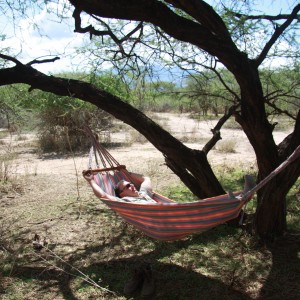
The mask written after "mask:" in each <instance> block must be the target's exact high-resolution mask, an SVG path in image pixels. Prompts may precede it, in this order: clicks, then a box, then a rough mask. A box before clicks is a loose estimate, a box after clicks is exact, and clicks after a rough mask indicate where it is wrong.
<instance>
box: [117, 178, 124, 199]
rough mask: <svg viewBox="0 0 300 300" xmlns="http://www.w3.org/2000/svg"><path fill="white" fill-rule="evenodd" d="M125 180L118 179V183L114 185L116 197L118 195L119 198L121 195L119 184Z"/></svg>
mask: <svg viewBox="0 0 300 300" xmlns="http://www.w3.org/2000/svg"><path fill="white" fill-rule="evenodd" d="M124 182H125V180H123V179H122V180H120V181H119V182H118V183H117V185H116V186H115V194H116V196H117V197H119V198H121V196H120V192H121V191H120V187H121V185H122V184H123V183H124Z"/></svg>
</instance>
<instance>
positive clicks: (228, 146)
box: [216, 139, 236, 153]
mask: <svg viewBox="0 0 300 300" xmlns="http://www.w3.org/2000/svg"><path fill="white" fill-rule="evenodd" d="M235 147H236V141H235V140H232V139H231V140H226V141H222V142H220V143H219V144H218V145H217V147H216V149H217V150H218V151H220V152H223V153H235V152H236V151H235Z"/></svg>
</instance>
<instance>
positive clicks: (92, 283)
mask: <svg viewBox="0 0 300 300" xmlns="http://www.w3.org/2000/svg"><path fill="white" fill-rule="evenodd" d="M42 247H43V248H44V249H46V250H47V251H49V252H50V253H51V254H52V255H53V256H54V257H56V258H58V259H59V260H60V261H62V262H63V263H65V264H66V265H68V266H69V267H71V268H72V269H74V270H75V271H77V272H78V273H79V274H80V275H82V276H76V275H75V274H72V273H69V272H66V271H65V270H63V269H61V268H59V267H57V266H56V265H54V264H52V263H50V262H49V261H48V260H46V259H45V258H44V257H42V256H41V255H38V254H37V253H36V252H34V254H35V255H36V256H38V257H39V258H41V259H42V260H44V261H45V262H47V263H48V264H49V265H51V266H53V267H55V268H57V269H59V270H61V271H63V272H64V273H66V274H68V275H71V276H74V277H79V278H81V279H82V280H84V281H85V282H87V283H89V284H91V285H92V286H94V287H96V288H99V289H100V290H102V291H104V292H106V293H110V294H113V295H114V296H115V295H116V293H115V292H113V291H110V290H109V289H106V288H104V287H102V286H100V285H99V284H97V283H96V282H95V281H94V280H93V279H91V278H90V277H89V276H87V275H86V274H84V273H83V272H81V271H80V270H79V269H77V268H76V267H74V266H72V265H71V264H70V263H68V262H66V261H65V260H64V259H62V258H61V257H60V256H58V255H57V254H56V253H54V252H53V251H51V250H50V249H49V248H47V247H45V246H43V245H42Z"/></svg>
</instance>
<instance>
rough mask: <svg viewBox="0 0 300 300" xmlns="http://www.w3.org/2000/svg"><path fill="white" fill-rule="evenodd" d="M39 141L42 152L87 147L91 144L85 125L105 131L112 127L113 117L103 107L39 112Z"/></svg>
mask: <svg viewBox="0 0 300 300" xmlns="http://www.w3.org/2000/svg"><path fill="white" fill-rule="evenodd" d="M40 119H41V122H40V124H39V125H38V128H39V129H38V141H39V147H40V149H41V151H42V152H56V153H66V152H70V151H80V150H86V149H88V148H89V147H90V146H91V141H90V139H89V138H88V136H87V134H86V131H85V127H86V126H89V127H90V128H92V129H94V130H97V131H103V130H107V129H108V128H110V127H111V118H110V117H109V115H108V114H107V113H105V112H104V111H102V110H100V109H97V108H96V109H95V108H94V109H93V110H92V109H90V108H79V109H69V110H67V111H66V110H65V109H63V108H61V107H55V108H47V109H45V110H43V111H42V112H41V113H40Z"/></svg>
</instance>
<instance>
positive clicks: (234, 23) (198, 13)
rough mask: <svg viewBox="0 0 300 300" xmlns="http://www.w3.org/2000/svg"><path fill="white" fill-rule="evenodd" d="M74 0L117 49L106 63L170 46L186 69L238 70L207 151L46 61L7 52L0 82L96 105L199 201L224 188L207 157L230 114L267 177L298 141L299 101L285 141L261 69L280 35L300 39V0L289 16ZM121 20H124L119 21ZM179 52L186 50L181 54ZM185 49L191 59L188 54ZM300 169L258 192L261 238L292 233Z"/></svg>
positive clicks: (149, 1) (153, 0) (131, 62)
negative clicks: (45, 66)
mask: <svg viewBox="0 0 300 300" xmlns="http://www.w3.org/2000/svg"><path fill="white" fill-rule="evenodd" d="M69 3H70V4H71V8H72V9H73V18H74V24H75V31H76V32H79V33H82V34H89V35H90V37H101V38H102V39H103V41H104V42H105V43H104V44H105V45H106V46H108V41H109V45H110V46H112V47H113V48H110V49H109V51H107V52H106V60H109V61H110V62H112V63H115V66H118V67H120V70H126V67H129V68H130V69H131V70H138V69H139V66H140V64H139V63H141V62H142V63H145V62H146V61H148V60H149V59H148V58H149V57H152V58H153V57H155V55H156V54H157V55H160V53H161V51H163V49H168V51H169V53H170V57H171V59H172V62H173V63H176V64H177V65H180V66H181V67H182V68H187V63H188V62H189V60H190V58H191V57H193V58H194V57H195V56H198V57H199V60H201V59H200V57H205V59H208V60H209V61H210V62H212V63H211V65H210V68H211V69H213V70H215V71H216V72H217V68H216V67H214V66H213V65H214V64H217V65H222V66H223V67H225V68H226V69H227V70H228V71H229V72H231V73H232V75H233V77H234V78H235V80H236V83H237V85H238V87H239V92H238V93H236V92H235V91H233V90H231V89H230V87H229V86H227V89H228V91H230V92H231V94H232V96H233V97H232V99H233V100H232V101H231V107H230V108H229V109H228V111H227V112H226V114H225V115H224V116H223V117H222V118H221V119H220V120H219V122H218V123H217V125H216V127H215V128H214V129H213V130H212V132H213V136H212V139H211V140H210V141H209V142H208V143H207V144H206V145H205V146H204V148H203V149H202V150H195V149H190V148H188V147H186V146H185V145H184V144H182V143H181V142H179V141H178V140H177V139H176V138H174V137H173V136H172V135H171V134H169V133H168V132H166V131H165V130H163V129H162V128H161V127H160V126H159V125H158V124H156V123H155V122H153V121H152V120H151V119H149V118H148V117H147V116H145V115H144V114H143V113H142V112H141V111H139V110H137V109H135V108H134V107H132V106H131V105H129V104H128V103H126V102H123V101H122V99H120V98H118V97H116V96H114V95H112V94H110V93H108V92H106V91H104V90H102V89H99V88H96V87H95V86H93V85H91V84H89V83H85V82H81V81H77V80H72V79H70V80H68V79H63V78H59V77H54V76H47V75H45V74H43V73H41V72H39V71H37V70H36V69H35V68H34V67H33V65H34V64H36V63H42V62H47V61H38V60H35V61H31V62H29V63H27V64H23V63H21V62H20V61H19V60H17V59H16V58H13V57H11V56H7V55H5V54H1V55H0V57H1V58H2V59H3V60H5V61H7V62H10V63H13V64H14V65H13V66H12V67H5V66H4V67H3V68H2V70H0V84H1V85H7V84H13V83H26V84H28V85H29V86H30V88H29V90H32V89H40V90H43V91H47V92H51V93H55V94H57V95H63V96H68V95H70V96H73V97H76V98H80V99H82V100H84V101H88V102H90V103H93V104H95V105H96V106H98V107H99V108H101V109H103V110H105V111H107V112H108V113H110V114H112V115H113V116H115V117H116V118H118V119H120V120H122V121H124V122H125V123H127V124H129V125H131V126H132V127H134V128H135V129H136V130H138V131H139V132H140V133H141V134H143V135H144V136H145V137H146V138H147V139H148V140H149V141H150V142H151V143H152V144H153V145H154V146H155V147H156V148H157V149H158V150H159V151H161V152H162V154H163V155H164V157H165V161H166V164H167V165H168V166H169V167H170V168H171V169H172V170H173V171H174V173H175V174H177V175H178V176H179V177H180V179H181V180H182V181H183V182H184V183H185V185H186V186H187V187H188V188H189V189H190V190H191V191H192V192H193V193H194V194H196V195H197V196H199V197H200V198H202V197H209V196H213V195H217V194H221V193H224V190H223V188H222V186H221V184H220V182H219V181H218V179H217V178H216V176H215V174H214V172H213V170H212V168H211V166H210V164H209V162H208V159H207V153H208V152H209V151H210V150H211V148H212V147H213V146H214V145H215V144H216V143H217V141H218V140H219V139H220V138H221V133H220V129H221V128H222V125H223V124H224V123H225V122H226V120H227V119H228V118H229V117H230V116H232V115H234V117H235V120H236V121H237V122H238V123H239V124H240V125H241V127H242V129H243V131H244V132H245V134H246V136H247V138H248V139H249V142H250V143H251V145H252V147H253V149H254V152H255V154H256V159H257V166H258V180H262V179H263V178H265V177H266V176H267V175H268V174H269V173H270V172H271V171H272V170H273V169H275V168H276V167H277V166H278V165H279V164H280V163H281V162H282V161H284V160H285V159H286V158H287V157H288V156H289V155H290V154H291V153H292V151H293V150H295V148H296V147H297V146H298V145H299V143H300V139H299V136H300V111H299V110H298V109H299V106H298V109H297V111H296V113H295V114H293V115H291V116H290V117H291V118H293V120H294V128H293V131H292V133H291V134H289V135H288V136H287V137H286V138H285V139H284V140H283V141H281V142H280V143H279V144H278V145H277V144H276V143H275V140H274V137H273V130H274V124H271V123H270V122H269V120H268V118H267V114H266V105H267V103H268V97H269V95H268V94H264V92H263V89H262V84H261V79H260V74H259V67H260V66H261V65H262V63H263V62H264V61H265V60H266V58H267V57H268V55H270V53H271V52H272V53H273V54H274V55H279V54H280V51H281V48H280V47H279V46H278V41H279V40H280V39H281V38H288V37H290V38H293V36H291V32H292V31H289V29H295V28H294V27H295V26H297V20H299V15H298V14H299V10H300V4H298V5H296V6H295V7H294V8H293V9H291V12H290V14H287V15H277V16H271V15H246V14H242V13H241V11H236V9H237V1H233V3H234V4H235V6H232V8H230V6H227V7H226V8H225V9H223V11H220V12H219V13H217V10H216V9H214V8H213V7H212V6H210V5H208V4H207V3H206V2H204V1H201V0H189V1H183V0H182V1H181V0H178V1H177V0H175V1H174V0H170V1H159V0H142V1H141V0H111V1H105V0H86V1H79V0H69ZM246 3H247V2H246ZM84 14H87V15H89V16H90V17H91V19H90V20H91V22H92V23H90V24H85V25H82V23H83V21H82V17H83V15H84ZM109 19H113V20H114V21H113V23H109ZM116 19H117V20H122V21H120V22H117V21H116ZM126 20H128V22H130V26H129V27H130V30H128V31H127V32H126V34H124V35H123V36H120V33H122V28H125V25H124V23H122V22H124V21H126ZM260 21H263V22H264V23H263V24H262V25H261V26H262V27H259V26H258V24H260V23H259V22H260ZM266 21H268V22H270V24H271V25H272V30H271V32H268V33H269V37H268V39H267V40H264V41H266V43H265V44H259V43H257V44H253V47H251V48H247V47H246V46H245V47H243V45H245V44H246V42H245V39H244V37H245V36H244V35H243V32H242V31H243V30H242V29H245V28H248V30H250V29H251V30H252V29H253V30H254V29H255V30H256V31H257V30H259V29H262V28H265V22H266ZM248 22H252V23H248ZM128 24H129V23H128ZM249 24H251V26H250V25H249ZM252 25H253V26H254V25H255V27H252ZM288 33H290V36H288ZM150 34H154V35H155V37H156V39H157V42H156V43H153V42H152V40H151V41H150V40H149V36H150ZM251 34H253V32H251ZM151 39H152V38H151ZM291 41H292V39H291ZM294 41H296V40H295V39H294ZM97 45H98V47H99V48H101V47H102V45H101V44H100V43H99V42H98V44H93V47H95V46H97ZM144 46H148V53H149V57H148V58H145V56H144V55H141V50H142V49H145V48H143V47H144ZM296 46H297V45H296ZM175 49H176V50H180V55H178V52H176V51H175ZM151 51H152V52H151ZM199 51H200V52H201V53H200V52H199ZM247 51H248V52H247ZM286 51H287V50H285V52H286ZM143 52H145V51H143ZM184 54H188V55H189V56H187V57H183V55H184ZM203 54H204V56H202V55H203ZM281 54H282V53H281ZM102 59H103V57H102ZM54 60H55V59H53V61H54ZM199 60H198V61H196V60H193V61H191V65H189V68H191V67H190V66H192V67H195V68H196V67H197V66H196V62H197V64H198V65H203V62H201V61H200V62H199ZM120 61H122V63H121V64H120ZM212 67H213V68H212ZM144 70H145V69H144V68H143V71H144ZM220 81H221V82H222V78H220ZM224 84H225V85H226V83H225V82H224ZM272 95H274V94H272ZM298 100H299V99H298ZM299 174H300V164H299V160H298V161H295V162H294V163H292V164H291V165H290V166H289V167H288V168H286V169H285V170H284V171H283V172H281V173H280V174H279V175H278V176H277V177H276V178H275V179H273V180H271V181H270V182H269V183H268V184H267V185H266V186H265V187H264V188H262V189H261V190H260V191H259V192H258V207H257V211H256V218H255V222H254V228H255V230H256V232H257V234H258V235H259V236H260V237H262V238H268V237H272V236H274V235H281V234H282V233H283V232H284V231H285V230H286V215H285V205H286V199H285V198H286V195H287V192H288V191H289V189H290V188H291V187H292V185H293V184H294V183H295V181H296V180H297V178H298V176H299Z"/></svg>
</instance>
